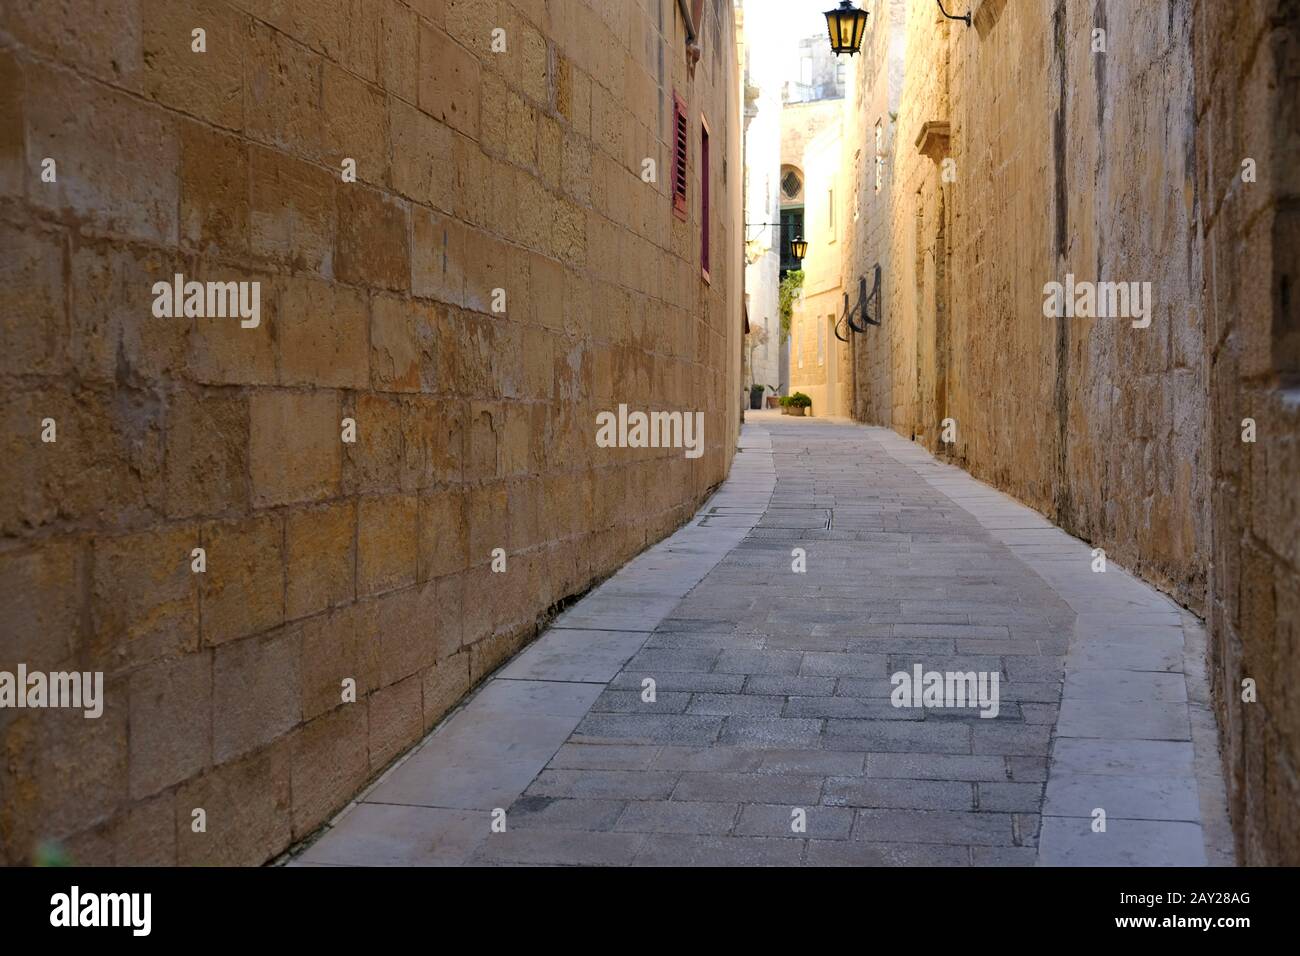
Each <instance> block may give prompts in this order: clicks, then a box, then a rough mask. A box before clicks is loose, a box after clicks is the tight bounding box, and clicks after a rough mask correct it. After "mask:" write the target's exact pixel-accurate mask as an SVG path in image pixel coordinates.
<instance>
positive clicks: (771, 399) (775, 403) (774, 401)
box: [767, 395, 781, 408]
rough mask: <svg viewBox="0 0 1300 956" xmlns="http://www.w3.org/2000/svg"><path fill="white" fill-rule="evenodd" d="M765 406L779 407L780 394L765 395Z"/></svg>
mask: <svg viewBox="0 0 1300 956" xmlns="http://www.w3.org/2000/svg"><path fill="white" fill-rule="evenodd" d="M767 407H768V408H780V407H781V396H780V395H769V396H767Z"/></svg>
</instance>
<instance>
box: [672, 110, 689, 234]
mask: <svg viewBox="0 0 1300 956" xmlns="http://www.w3.org/2000/svg"><path fill="white" fill-rule="evenodd" d="M686 135H687V128H686V101H685V100H683V99H682V98H681V97H680V96H678V95H677V94H676V93H674V94H673V213H674V214H675V215H676V216H677V218H678V219H681V220H683V221H684V220H685V219H686Z"/></svg>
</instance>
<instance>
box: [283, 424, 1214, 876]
mask: <svg viewBox="0 0 1300 956" xmlns="http://www.w3.org/2000/svg"><path fill="white" fill-rule="evenodd" d="M742 448H743V450H742V451H741V452H740V453H739V454H738V455H737V458H736V463H735V466H734V467H733V471H732V476H731V478H730V479H729V480H728V481H727V483H726V484H725V485H724V486H723V487H722V488H721V489H720V490H719V491H718V493H717V494H715V495H714V497H713V498H712V499H711V500H710V501H709V502H708V503H707V504H706V505H705V507H704V508H703V509H702V510H701V511H700V513H699V514H698V515H697V516H696V518H695V519H694V520H693V521H692V522H691V523H690V524H689V525H688V526H687V527H685V528H683V529H682V530H681V531H680V532H678V533H677V534H676V535H674V536H672V537H671V538H669V539H668V540H666V541H664V542H662V543H661V544H659V545H658V546H656V547H655V548H653V549H651V550H649V551H648V552H646V553H645V554H643V555H641V556H640V557H639V558H637V559H636V560H635V561H633V562H632V563H631V564H629V565H628V566H626V567H625V568H624V569H623V570H622V571H620V572H619V573H618V574H617V575H615V576H614V577H613V578H612V579H610V580H609V581H607V582H606V583H605V584H604V585H602V586H601V587H600V588H598V589H596V590H595V591H593V592H592V593H591V594H589V595H588V596H587V597H586V598H585V599H584V600H583V601H581V602H579V603H578V604H576V605H575V606H574V607H573V608H572V609H570V610H569V611H568V612H567V613H565V614H564V615H563V616H561V617H560V618H559V619H558V620H557V621H556V622H555V624H554V626H553V627H552V628H550V629H549V630H548V631H547V632H546V634H544V635H543V636H542V637H541V638H540V639H539V640H538V641H537V642H535V643H534V644H533V645H532V646H530V647H529V648H528V649H526V650H525V651H524V652H523V653H522V654H521V655H519V656H518V657H517V658H515V659H514V660H513V661H512V662H510V663H509V664H508V665H506V666H505V667H504V668H503V669H502V670H501V671H499V672H498V673H497V674H496V676H495V677H494V678H493V679H492V680H490V681H489V682H488V683H487V684H486V685H485V686H484V687H483V688H482V689H481V690H480V691H479V693H478V694H477V695H475V696H474V697H473V698H472V699H471V700H470V701H469V702H468V703H467V704H466V705H465V706H464V707H462V708H461V709H460V710H458V711H457V712H456V713H454V714H453V715H452V716H451V717H450V718H449V719H448V720H446V721H445V722H444V723H443V724H442V725H441V726H440V727H439V728H438V729H437V730H435V732H434V733H433V734H432V735H431V736H430V737H429V738H428V739H427V740H426V741H425V742H424V743H423V744H422V745H421V746H420V747H419V748H417V750H416V751H414V752H413V753H412V754H411V755H410V756H409V757H408V758H407V759H406V760H404V761H403V762H401V763H400V764H398V765H397V766H395V767H394V768H393V769H392V770H391V771H390V772H389V773H388V774H387V775H386V776H385V777H384V778H382V779H381V780H380V781H379V782H378V783H377V784H376V785H375V786H373V787H372V788H371V789H370V790H369V791H368V792H367V793H366V794H364V795H363V796H362V798H361V799H360V800H359V802H357V803H354V804H353V805H352V807H350V808H349V809H348V810H347V811H345V812H344V813H343V814H342V815H341V816H340V817H339V818H338V819H336V820H335V821H334V823H333V825H332V826H331V828H330V829H329V830H328V831H327V832H326V833H325V834H324V835H323V836H322V837H321V838H320V839H319V840H317V841H316V842H315V843H314V844H312V845H311V846H310V847H309V848H308V849H307V850H306V851H305V852H304V853H302V854H301V855H300V856H299V857H298V858H297V859H296V860H295V863H297V864H299V865H302V864H324V865H366V864H465V863H471V864H492V865H496V864H599V865H606V864H608V865H626V864H633V865H657V864H666V865H682V864H705V865H710V864H712V865H755V864H772V865H797V864H806V865H916V864H920V865H959V866H960V865H972V864H973V865H989V864H998V865H1002V864H1007V865H1033V864H1035V863H1042V864H1065V865H1073V864H1079V865H1092V864H1107V863H1116V864H1127V865H1152V864H1181V865H1201V864H1205V863H1224V862H1231V855H1230V853H1231V851H1230V849H1229V848H1230V846H1231V840H1230V836H1229V831H1228V827H1227V821H1226V817H1225V813H1224V809H1223V788H1222V781H1221V779H1220V778H1219V776H1218V766H1219V762H1218V757H1217V755H1216V752H1215V748H1216V747H1217V740H1216V737H1215V731H1214V724H1213V720H1212V718H1211V716H1210V713H1209V711H1208V709H1207V706H1206V697H1205V688H1204V675H1203V673H1202V671H1203V665H1202V664H1201V663H1200V661H1201V659H1202V655H1203V639H1204V638H1203V634H1202V632H1201V629H1200V627H1199V623H1198V622H1197V621H1196V619H1195V618H1193V617H1192V616H1190V615H1188V614H1186V613H1185V612H1183V611H1182V610H1181V609H1180V608H1179V607H1178V606H1177V605H1175V604H1174V603H1172V602H1171V601H1169V600H1168V599H1167V598H1165V597H1164V596H1162V595H1161V594H1159V593H1158V592H1156V591H1155V590H1153V589H1152V588H1150V587H1149V586H1147V585H1145V584H1143V583H1142V582H1140V581H1138V580H1136V579H1135V578H1133V577H1131V576H1130V575H1128V574H1127V573H1125V572H1124V571H1123V570H1122V569H1120V568H1119V567H1117V566H1115V565H1114V564H1113V563H1111V564H1110V565H1109V566H1108V568H1107V570H1106V572H1105V573H1095V572H1094V571H1093V570H1092V560H1093V558H1092V553H1091V549H1090V547H1089V546H1088V545H1086V544H1085V543H1083V542H1080V541H1078V540H1076V539H1074V538H1072V537H1070V536H1068V535H1066V534H1064V533H1063V532H1061V531H1059V530H1057V529H1056V528H1054V527H1053V526H1052V525H1050V524H1049V523H1048V522H1047V521H1046V520H1044V519H1043V518H1042V517H1041V516H1039V515H1038V514H1036V513H1035V512H1033V511H1031V510H1029V509H1027V508H1025V507H1024V506H1022V505H1019V504H1017V503H1016V502H1014V501H1013V500H1012V499H1010V498H1008V497H1006V496H1005V495H1002V494H1000V493H998V492H996V491H994V490H992V489H991V488H989V487H988V486H986V485H983V484H981V483H979V482H977V481H975V480H974V479H972V478H970V477H969V476H968V475H966V474H965V473H964V472H961V471H959V470H957V469H955V468H952V467H950V466H946V465H943V464H940V463H938V462H936V461H935V460H934V459H933V458H932V457H931V456H930V455H929V454H927V453H926V452H925V451H924V450H923V449H921V448H919V447H918V446H915V445H913V444H911V443H910V442H908V441H906V440H904V439H902V438H900V437H898V436H897V435H895V434H894V433H893V432H891V431H888V430H883V429H873V428H866V427H861V426H856V425H851V424H848V423H845V422H829V421H825V420H819V419H811V420H807V419H797V418H783V417H781V416H779V415H773V414H760V415H755V414H753V413H751V417H750V424H748V425H747V426H746V430H745V433H744V436H743V438H742ZM794 549H803V551H804V552H805V554H806V572H804V573H796V572H795V571H793V570H792V563H793V562H795V560H796V557H795V555H794V554H793V552H794ZM918 664H919V665H921V666H922V667H923V669H924V670H926V671H930V670H937V671H957V672H967V671H975V672H988V673H990V674H992V673H996V674H997V675H998V678H999V690H1000V694H999V697H1000V700H999V707H998V713H997V716H996V717H995V718H992V719H989V718H984V717H981V716H980V714H979V709H978V708H975V707H971V708H965V709H942V708H900V707H895V706H893V705H892V703H891V701H890V691H891V684H890V676H891V675H892V674H894V673H896V672H898V671H905V672H908V673H911V672H912V669H913V667H914V665H918ZM647 679H650V680H653V682H654V700H653V702H647V701H646V700H645V699H644V695H643V691H644V688H645V686H646V681H647ZM494 808H504V809H505V810H506V815H505V831H504V832H492V827H491V824H492V811H493V810H494ZM1097 809H1101V810H1104V811H1105V820H1106V829H1105V831H1104V832H1094V824H1093V821H1094V816H1095V814H1094V811H1096V810H1097ZM800 818H802V819H803V820H804V821H806V828H804V829H800V828H799V826H798V822H799V820H800Z"/></svg>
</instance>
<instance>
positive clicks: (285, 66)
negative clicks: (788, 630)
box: [0, 0, 741, 863]
mask: <svg viewBox="0 0 1300 956" xmlns="http://www.w3.org/2000/svg"><path fill="white" fill-rule="evenodd" d="M703 9H704V17H703V24H702V30H701V32H702V36H701V38H700V45H701V49H702V56H701V58H700V59H699V62H698V64H697V65H696V66H695V67H694V71H693V74H691V73H690V72H689V71H688V50H687V37H686V25H685V20H684V18H683V15H682V13H681V11H680V9H679V5H678V4H676V3H674V2H670V0H647V2H644V3H640V4H629V3H624V2H614V0H591V2H584V0H562V2H545V0H519V2H504V0H409V2H408V0H229V2H220V0H100V2H93V3H92V2H90V0H61V2H52V3H51V2H45V0H41V2H37V0H14V2H6V3H5V4H4V5H3V8H2V9H0V73H2V74H3V82H0V116H2V117H3V121H0V232H3V247H4V249H5V255H4V257H3V260H2V263H0V269H2V270H3V276H2V281H0V290H2V291H0V296H2V297H3V299H2V301H0V317H2V319H3V323H4V335H5V339H4V350H3V353H4V357H3V367H2V370H0V374H2V375H3V392H4V395H5V401H4V427H3V436H4V447H3V455H2V458H0V485H3V487H4V489H5V495H4V502H3V505H0V533H2V534H3V540H2V541H0V593H3V595H4V597H3V602H2V604H3V608H2V613H0V670H5V671H10V672H13V671H14V670H15V669H16V666H17V665H18V664H19V663H23V664H25V665H26V666H27V667H28V668H29V669H31V670H41V671H51V670H66V669H77V670H86V671H96V670H102V671H104V672H106V685H107V686H106V702H105V706H104V713H103V716H102V717H100V718H99V719H97V720H89V719H85V718H83V717H82V716H81V715H80V713H73V712H70V711H66V710H63V711H57V710H46V711H31V710H26V711H16V710H10V709H5V710H3V711H0V859H3V860H8V861H18V860H22V859H26V858H28V856H29V854H30V853H31V851H32V849H33V846H34V844H35V843H36V842H37V841H38V840H43V839H50V840H59V841H61V842H62V843H63V845H64V846H65V847H66V849H67V851H68V852H69V853H70V855H71V856H72V857H73V858H74V859H75V860H78V861H82V862H95V863H102V862H109V861H115V862H117V863H126V862H130V863H142V862H161V863H171V862H180V863H215V862H222V863H257V862H260V861H262V860H265V859H267V858H268V857H270V856H272V855H273V854H275V853H277V852H278V851H280V850H282V849H284V848H285V847H286V846H288V845H289V844H290V843H292V842H293V841H295V840H297V839H299V838H301V837H303V836H305V835H307V834H309V833H310V832H312V830H313V829H315V828H316V827H318V826H319V825H320V824H321V823H322V822H323V821H324V820H326V819H327V818H328V817H329V816H330V814H332V813H333V812H334V811H335V810H337V809H338V808H339V807H340V806H342V805H343V804H344V802H345V801H346V800H347V799H348V798H349V797H350V796H351V795H352V794H353V793H354V792H355V791H356V790H357V789H358V788H360V787H361V786H362V785H363V784H364V783H365V782H366V781H367V779H368V778H370V777H371V776H372V775H374V774H375V773H376V772H377V771H379V770H380V769H382V768H383V767H384V766H385V765H386V764H387V763H388V762H390V761H391V760H392V759H393V758H394V757H395V756H396V755H398V754H399V753H400V752H401V751H403V750H404V749H405V748H407V747H408V746H409V745H411V744H412V743H413V742H415V741H416V740H417V739H418V738H419V737H420V736H421V735H422V734H423V733H424V732H425V731H427V730H428V729H429V728H430V727H431V726H432V725H433V724H434V723H435V722H436V721H437V720H438V719H439V718H440V717H441V716H442V715H443V714H444V713H445V712H446V711H447V710H448V708H450V707H451V706H452V705H453V704H454V703H455V702H456V701H457V700H458V699H459V698H460V697H461V696H462V695H463V694H464V693H465V692H466V691H467V690H468V689H469V688H470V687H472V686H473V685H474V684H475V683H476V682H478V681H479V680H480V679H481V678H482V677H483V676H484V675H485V674H487V673H488V672H490V671H491V670H492V669H493V668H494V667H496V666H497V665H498V664H499V663H500V662H501V661H502V660H504V659H505V658H506V657H507V656H508V655H509V654H511V653H512V652H513V651H514V650H516V649H517V648H519V647H520V646H521V644H522V643H523V642H525V641H526V640H527V639H528V638H529V637H530V636H531V635H532V634H533V633H534V631H535V628H536V624H537V622H538V620H539V618H540V617H541V616H543V615H544V614H545V613H546V612H547V609H548V608H549V607H550V606H552V605H553V604H554V603H555V602H557V601H560V600H561V599H563V598H564V597H565V596H566V595H572V594H574V593H577V592H579V591H581V590H582V589H584V588H585V587H586V586H588V585H589V584H590V583H591V582H593V581H594V580H596V579H599V578H600V577H601V576H603V575H605V574H608V573H609V572H611V571H612V570H613V569H614V568H616V567H617V566H618V564H619V563H620V562H622V561H624V560H625V559H626V558H628V557H630V556H631V555H633V554H635V553H636V552H637V551H639V550H641V549H642V548H643V547H645V546H646V544H647V543H649V542H652V541H654V540H656V539H658V538H660V537H661V536H663V535H665V534H666V533H668V532H669V531H671V530H672V529H673V528H675V527H676V526H677V525H678V524H679V523H680V522H681V521H682V520H683V519H685V518H686V517H687V516H689V515H690V514H691V512H692V510H693V509H694V508H695V507H696V505H697V503H698V502H699V501H700V500H701V497H702V496H703V495H704V494H705V492H706V491H707V489H709V488H710V487H711V486H712V485H714V484H716V483H717V482H718V481H720V480H721V479H722V478H723V476H724V474H725V472H726V470H727V467H728V464H729V461H730V455H731V450H732V448H733V444H734V435H735V428H736V420H737V417H738V409H737V408H736V400H735V396H736V394H737V393H738V390H739V379H738V374H739V368H738V364H739V353H740V342H739V314H740V313H739V308H740V305H739V302H740V299H739V273H740V263H741V251H740V239H739V237H738V235H737V234H736V233H735V232H734V230H735V225H734V224H735V223H737V222H738V221H739V216H738V215H737V212H738V203H739V189H738V179H739V172H740V169H739V142H738V135H737V130H738V125H737V124H738V115H739V105H738V100H737V94H738V90H737V81H736V76H735V49H734V45H733V42H732V23H731V7H730V4H729V3H726V2H723V0H710V2H708V3H706V4H703ZM498 27H500V28H502V29H504V31H505V33H504V35H503V36H504V40H505V43H506V48H505V50H504V52H495V51H493V49H492V48H491V44H492V40H493V36H492V31H493V30H494V29H496V28H498ZM195 28H203V29H204V30H205V31H206V52H202V53H200V52H194V51H193V50H192V34H191V31H192V30H193V29H195ZM674 91H676V92H677V93H678V94H680V95H681V96H682V97H683V98H684V99H685V101H686V103H687V111H688V124H689V137H690V140H689V141H690V160H689V164H688V165H689V174H690V185H689V207H688V208H689V214H688V217H687V220H686V221H679V220H678V219H677V218H675V217H674V215H673V213H672V200H671V194H670V189H671V186H670V178H671V177H670V170H671V160H670V155H671V153H670V142H671V124H672V104H673V94H674ZM701 116H703V117H705V118H707V121H708V124H709V126H710V130H711V154H712V163H711V170H712V177H711V178H712V182H711V189H710V193H711V198H712V212H711V216H710V223H711V230H712V232H711V235H712V243H711V249H712V270H711V284H709V283H706V282H704V281H703V280H702V278H701V270H700V230H701V225H700V222H701V215H700V213H701V182H700V162H699V155H698V149H699V143H700V127H701ZM47 157H48V158H50V159H53V160H54V162H55V170H56V175H57V179H56V180H55V181H52V182H49V181H45V180H44V179H43V178H42V171H43V164H42V161H43V160H44V159H45V158H47ZM645 157H651V158H654V159H655V160H656V162H657V164H658V173H659V175H658V178H657V182H655V183H651V184H646V183H645V182H643V181H642V177H641V173H642V169H643V167H642V160H643V158H645ZM347 158H352V159H355V161H356V178H357V181H356V182H346V181H344V180H343V177H342V175H341V172H342V164H343V163H344V161H345V159H347ZM176 273H182V274H184V276H185V278H186V279H195V280H200V281H206V280H231V281H257V282H260V284H261V285H260V290H261V320H260V324H259V325H258V326H257V327H256V328H241V327H240V325H239V322H238V320H233V319H226V318H195V317H192V318H188V319H180V318H177V319H167V318H155V317H154V316H153V315H152V314H151V305H152V302H153V292H152V286H153V284H154V283H155V282H156V281H158V280H160V279H162V280H170V278H171V277H172V276H173V275H174V274H176ZM497 289H502V290H504V292H505V296H506V298H505V303H504V304H505V311H504V312H503V313H502V312H498V311H494V310H493V305H494V290H497ZM621 402H622V403H627V404H628V405H629V406H630V407H631V408H633V409H636V408H649V407H653V408H678V409H682V410H685V411H695V410H701V411H703V412H704V413H705V439H706V450H705V453H704V454H703V456H702V457H700V458H698V459H694V460H688V459H687V458H685V457H684V455H683V452H682V450H680V449H645V450H629V449H601V448H597V447H596V445H595V424H594V421H595V414H596V413H597V412H598V411H601V410H606V409H614V408H616V407H617V406H618V404H619V403H621ZM44 419H53V420H54V422H55V423H56V428H57V432H56V435H57V440H56V441H55V442H53V443H46V442H42V440H41V433H42V427H43V426H42V421H43V420H44ZM344 419H353V420H354V421H355V426H356V441H355V443H346V442H344V441H342V440H341V438H342V428H343V424H342V423H343V420H344ZM195 548H203V549H204V550H205V554H206V570H204V571H203V572H202V573H194V572H193V571H192V565H191V561H192V558H191V554H192V549H195ZM495 548H503V549H504V550H505V552H506V554H507V570H506V571H505V573H494V572H493V571H492V570H491V568H490V560H491V556H492V551H493V549H495ZM347 678H352V679H354V680H355V681H356V686H357V699H356V702H355V703H343V702H342V700H341V683H342V682H343V681H344V680H345V679H347ZM195 808H203V809H204V810H205V811H206V816H207V831H206V833H194V832H193V831H192V827H191V820H192V811H193V810H194V809H195Z"/></svg>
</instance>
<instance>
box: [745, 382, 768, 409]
mask: <svg viewBox="0 0 1300 956" xmlns="http://www.w3.org/2000/svg"><path fill="white" fill-rule="evenodd" d="M766 388H767V386H766V385H751V386H749V407H750V408H753V409H759V408H762V407H763V391H764V389H766Z"/></svg>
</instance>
